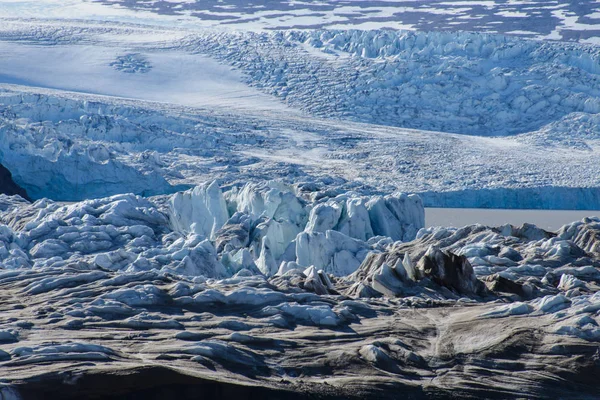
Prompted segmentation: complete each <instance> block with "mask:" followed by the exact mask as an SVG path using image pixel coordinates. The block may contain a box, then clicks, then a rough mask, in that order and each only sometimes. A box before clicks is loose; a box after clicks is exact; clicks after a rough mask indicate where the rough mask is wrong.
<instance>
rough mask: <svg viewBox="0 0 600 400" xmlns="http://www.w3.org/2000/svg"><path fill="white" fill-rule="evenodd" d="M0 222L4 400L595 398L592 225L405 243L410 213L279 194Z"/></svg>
mask: <svg viewBox="0 0 600 400" xmlns="http://www.w3.org/2000/svg"><path fill="white" fill-rule="evenodd" d="M0 210H3V211H0V265H1V267H0V288H1V289H2V290H1V291H0V292H1V293H2V294H1V295H0V298H1V301H0V310H1V311H2V316H3V317H2V319H1V320H0V367H1V368H2V370H3V371H4V373H3V375H2V378H0V393H2V395H3V396H4V397H8V396H13V397H11V398H17V399H18V398H28V397H31V396H40V395H41V394H42V393H44V395H47V394H48V393H56V394H57V395H58V394H61V396H63V397H72V398H75V397H77V396H79V397H81V396H82V395H86V394H90V395H95V396H98V395H99V394H103V393H106V394H107V395H109V394H110V395H111V396H115V395H121V396H125V397H127V396H134V395H139V394H140V393H143V392H145V391H147V390H157V391H161V393H171V394H173V395H176V394H177V395H181V394H182V393H185V391H183V387H188V386H187V385H192V386H194V387H196V388H200V387H202V385H205V386H206V385H209V383H207V382H212V383H210V384H211V385H217V386H219V387H221V388H225V387H226V388H228V389H227V390H241V389H240V388H238V389H235V388H236V385H249V387H248V388H246V389H244V390H245V392H244V393H246V394H247V393H250V392H252V391H253V390H258V389H252V388H253V387H259V386H260V387H263V388H264V389H262V390H270V391H274V392H270V393H271V395H273V394H274V393H278V395H279V396H284V395H286V396H287V395H290V396H291V394H290V393H292V392H293V393H296V395H297V396H299V397H298V398H301V397H302V396H301V395H300V394H298V393H303V395H306V396H313V395H318V396H321V397H323V398H334V397H336V396H337V397H338V398H339V397H340V396H341V397H345V398H364V397H365V396H375V397H378V398H394V397H395V396H396V397H397V394H398V392H402V393H409V394H411V396H412V397H414V398H444V397H447V396H457V395H459V396H460V397H461V398H481V397H493V396H499V397H503V396H509V397H527V398H544V397H549V396H559V397H561V398H579V397H581V396H593V395H594V394H595V393H596V390H597V386H596V378H597V374H598V363H597V360H596V358H597V355H596V354H597V347H598V342H600V329H599V328H598V326H599V323H600V319H599V317H598V311H599V310H600V296H599V295H598V293H600V285H599V283H600V263H599V262H598V259H599V257H598V251H599V250H600V243H599V242H598V237H599V236H600V220H599V219H584V220H582V221H578V222H574V223H571V224H568V225H565V226H564V227H562V228H561V229H560V230H558V231H557V232H548V231H544V230H542V229H539V228H537V227H535V226H533V225H523V226H521V227H514V226H511V225H505V226H500V227H495V228H493V227H485V226H482V225H472V226H467V227H464V228H461V229H456V228H441V227H438V228H428V229H419V228H422V227H423V222H424V215H423V206H422V203H421V201H420V199H419V198H418V197H416V196H406V195H402V194H395V195H389V196H371V197H365V196H360V195H358V194H356V193H352V192H348V193H344V194H341V195H337V196H330V197H321V198H319V199H313V198H312V197H311V195H310V193H307V192H305V191H303V190H300V189H299V188H295V189H294V188H291V187H288V186H286V185H284V184H282V183H281V182H263V183H261V184H257V183H249V184H247V185H245V186H242V187H233V188H225V189H222V188H220V187H219V186H218V185H216V184H215V183H206V184H203V185H201V186H198V187H196V188H194V189H193V190H189V191H186V192H182V193H177V194H174V195H170V196H158V197H152V198H142V197H138V196H134V195H117V196H113V197H109V198H104V199H96V200H86V201H82V202H76V203H69V204H62V203H56V202H52V201H49V200H39V201H37V202H35V203H33V204H31V203H29V202H27V201H25V200H24V199H22V198H21V197H18V196H5V195H2V196H0ZM417 231H418V232H417ZM294 235H295V236H294ZM415 235H416V236H415ZM412 239H414V240H412ZM286 244H287V246H286ZM153 366H154V367H153ZM152 368H159V369H160V371H155V372H154V373H155V374H156V376H154V377H153V378H152V379H150V377H151V376H153V374H154V373H153V372H152ZM482 374H484V375H485V376H486V379H487V381H486V382H487V383H486V385H485V386H481V384H480V382H481V381H480V379H481V376H482ZM357 376H360V377H361V379H356V377H357ZM575 377H576V379H574V378H575ZM130 380H133V381H134V382H137V383H135V384H132V383H129V382H131V381H130ZM565 380H569V381H570V382H571V383H570V384H569V385H564V381H565ZM101 382H102V383H101ZM174 385H175V386H174ZM181 385H184V386H181ZM176 387H178V388H180V389H178V390H181V392H179V391H176V389H175V388H176ZM107 388H110V390H111V393H107V392H106V390H108V389H107ZM197 390H200V389H197ZM197 390H196V391H192V392H190V393H194V394H196V395H197ZM215 390H216V389H215ZM215 393H220V392H218V391H217V392H215ZM265 395H266V394H265ZM189 396H191V394H188V395H185V396H183V397H182V398H187V397H189ZM215 396H217V394H215ZM215 398H218V397H215Z"/></svg>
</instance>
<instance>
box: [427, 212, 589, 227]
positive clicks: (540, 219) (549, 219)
mask: <svg viewBox="0 0 600 400" xmlns="http://www.w3.org/2000/svg"><path fill="white" fill-rule="evenodd" d="M599 215H600V211H572V210H569V211H568V210H564V211H560V210H498V209H478V208H427V209H426V212H425V226H426V227H430V226H454V227H459V228H460V227H462V226H465V225H472V224H482V225H489V226H495V225H502V224H506V223H508V224H512V225H515V226H516V225H522V224H524V223H526V222H528V223H531V224H534V225H537V226H539V227H540V228H542V229H546V230H548V231H553V230H557V229H559V228H560V227H561V226H563V225H564V224H567V223H569V222H571V221H575V220H579V219H582V218H585V217H592V216H599Z"/></svg>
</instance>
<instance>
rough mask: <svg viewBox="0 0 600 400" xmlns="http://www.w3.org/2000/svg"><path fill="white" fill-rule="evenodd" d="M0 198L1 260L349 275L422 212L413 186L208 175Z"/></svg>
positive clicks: (417, 224) (193, 271)
mask: <svg viewBox="0 0 600 400" xmlns="http://www.w3.org/2000/svg"><path fill="white" fill-rule="evenodd" d="M0 199H1V202H2V203H3V205H1V206H0V210H2V209H6V210H7V211H6V212H5V213H4V214H2V220H3V221H4V223H6V225H2V226H1V230H0V262H1V263H2V265H3V266H4V267H5V268H9V269H11V268H21V267H33V268H58V267H73V266H75V267H76V268H78V269H101V270H104V271H116V270H126V271H128V272H139V271H149V270H153V269H156V270H160V271H163V272H168V273H174V274H178V275H186V276H203V277H206V278H226V277H230V276H233V275H234V274H239V273H242V274H247V273H249V274H259V275H260V274H264V275H266V276H272V275H275V274H276V273H278V272H279V273H285V272H288V271H290V270H299V271H302V270H304V269H306V268H308V267H314V268H316V269H317V270H324V271H325V272H326V273H330V274H333V275H336V276H343V275H348V274H350V273H352V272H354V270H356V269H357V268H358V266H359V265H360V264H361V262H362V261H363V260H364V258H365V257H366V255H367V253H368V252H369V251H371V250H373V249H377V248H381V246H382V245H384V244H386V243H391V242H393V241H408V240H411V239H413V238H414V237H415V236H416V234H417V232H418V230H419V229H421V228H422V227H423V226H424V218H425V217H424V209H423V204H422V202H421V199H420V198H419V197H418V196H415V195H405V194H394V195H388V196H373V197H364V196H359V195H357V194H353V193H346V194H343V195H338V196H336V197H332V198H321V199H318V200H317V199H311V196H310V193H308V194H305V195H304V196H299V195H297V194H296V193H295V191H294V188H292V187H290V186H286V185H283V184H281V183H278V182H268V183H264V184H247V185H245V186H244V187H241V188H233V189H230V190H228V191H226V192H223V191H222V190H221V188H220V187H219V186H218V184H217V183H215V182H212V183H207V184H204V185H200V186H197V187H196V188H194V189H192V190H188V191H186V192H179V193H177V194H175V195H172V196H162V197H158V198H155V201H156V203H153V202H151V201H150V200H148V199H144V198H142V197H139V196H135V195H131V194H125V195H117V196H113V197H108V198H104V199H96V200H86V201H83V202H79V203H74V204H70V205H64V204H60V203H55V202H52V201H50V200H46V199H43V200H39V201H37V202H35V203H33V204H28V205H24V204H23V203H18V202H15V201H14V200H13V199H12V198H10V197H2V198H0ZM4 203H5V204H4ZM157 204H159V205H157ZM241 271H243V272H241Z"/></svg>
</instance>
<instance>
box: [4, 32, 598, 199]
mask: <svg viewBox="0 0 600 400" xmlns="http://www.w3.org/2000/svg"><path fill="white" fill-rule="evenodd" d="M0 37H1V38H2V40H1V41H0V52H2V53H3V54H4V55H5V56H4V57H1V58H0V66H1V71H2V72H1V73H0V83H2V84H3V85H4V86H3V89H2V92H1V97H2V109H1V110H2V124H1V125H0V131H1V132H2V134H3V135H4V136H3V139H4V140H3V141H2V143H0V162H1V163H3V165H5V166H6V167H7V168H8V169H9V170H10V171H11V172H12V173H13V176H14V178H15V181H16V182H17V183H18V184H20V185H21V186H23V187H24V188H25V189H26V190H27V191H28V192H29V194H30V195H31V196H32V197H33V198H41V197H44V196H46V197H50V198H53V199H56V200H80V199H85V198H89V197H98V196H103V195H109V194H117V193H124V192H133V193H136V194H160V193H168V192H172V191H174V190H176V189H177V188H181V187H189V186H190V185H194V184H196V183H199V182H203V181H205V180H208V179H215V178H218V179H221V180H222V183H224V184H236V183H245V182H247V181H248V180H263V179H265V178H266V179H272V178H278V179H279V178H282V179H284V180H287V181H288V182H292V181H293V182H312V183H315V184H316V185H317V186H316V187H317V188H318V189H319V190H328V189H333V190H338V191H346V190H348V189H353V190H358V191H360V192H362V193H365V194H369V193H390V192H393V191H394V190H401V191H405V192H416V193H420V194H422V197H423V199H424V201H425V204H426V205H427V206H445V207H485V208H498V207H501V208H547V209H598V208H599V207H600V194H599V191H598V185H599V184H598V179H599V178H598V177H599V176H600V174H599V173H598V172H599V171H598V168H599V167H598V165H600V164H599V163H598V151H597V148H598V140H599V138H600V134H599V131H598V126H599V125H598V122H597V121H598V117H597V114H596V113H597V112H598V111H599V110H600V101H599V100H598V98H599V97H598V94H599V93H600V81H599V80H598V77H597V76H598V75H597V72H598V71H600V64H599V63H598V59H599V58H600V55H599V54H598V50H597V49H596V48H595V47H593V46H585V45H574V44H573V45H565V44H560V43H544V42H533V41H527V40H522V39H515V38H508V37H503V36H494V35H482V34H474V33H472V34H464V33H456V34H450V33H444V34H440V33H430V34H425V33H408V32H399V33H396V32H389V31H388V32H385V31H371V32H361V31H353V32H345V31H335V32H324V31H316V32H312V33H307V32H275V33H264V34H256V33H243V32H236V33H223V32H220V33H219V32H214V31H188V30H173V29H170V28H152V27H142V26H124V25H122V24H107V23H92V24H91V25H90V24H89V23H81V22H67V21H37V22H35V23H32V22H31V21H19V20H11V21H6V23H5V24H2V26H1V27H0ZM406 128H412V129H406ZM422 129H429V131H424V130H422ZM449 132H450V133H449ZM466 134H470V135H466ZM473 134H477V135H478V136H475V135H473ZM515 134H518V135H515ZM493 135H501V136H503V137H484V136H493ZM182 185H183V186H182Z"/></svg>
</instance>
